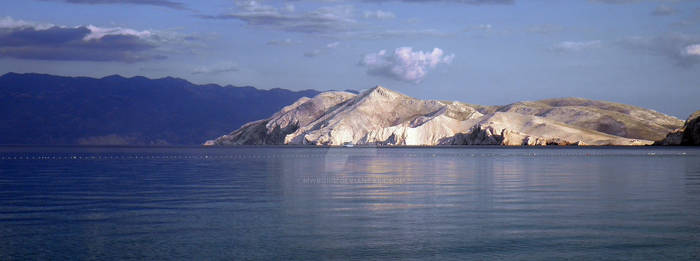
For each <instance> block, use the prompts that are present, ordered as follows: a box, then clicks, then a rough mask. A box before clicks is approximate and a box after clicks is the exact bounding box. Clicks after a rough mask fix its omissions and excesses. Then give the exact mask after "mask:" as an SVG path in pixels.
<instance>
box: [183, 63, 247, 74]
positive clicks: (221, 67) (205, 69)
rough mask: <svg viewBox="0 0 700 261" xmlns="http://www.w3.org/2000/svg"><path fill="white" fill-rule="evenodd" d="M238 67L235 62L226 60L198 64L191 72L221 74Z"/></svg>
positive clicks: (236, 69)
mask: <svg viewBox="0 0 700 261" xmlns="http://www.w3.org/2000/svg"><path fill="white" fill-rule="evenodd" d="M239 70H240V69H239V68H238V65H237V64H235V63H231V62H227V63H220V64H216V65H213V66H200V67H197V68H195V69H194V70H192V74H221V73H228V72H237V71H239Z"/></svg>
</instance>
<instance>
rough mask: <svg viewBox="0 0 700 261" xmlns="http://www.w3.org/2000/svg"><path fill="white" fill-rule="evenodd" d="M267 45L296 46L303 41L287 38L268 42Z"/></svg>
mask: <svg viewBox="0 0 700 261" xmlns="http://www.w3.org/2000/svg"><path fill="white" fill-rule="evenodd" d="M266 44H267V45H294V44H301V41H297V40H292V39H290V38H286V39H283V40H270V41H267V43H266Z"/></svg>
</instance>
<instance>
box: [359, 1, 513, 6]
mask: <svg viewBox="0 0 700 261" xmlns="http://www.w3.org/2000/svg"><path fill="white" fill-rule="evenodd" d="M363 1H364V2H371V3H384V2H406V3H457V4H469V5H502V4H513V3H515V0H363Z"/></svg>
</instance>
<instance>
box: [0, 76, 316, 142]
mask: <svg viewBox="0 0 700 261" xmlns="http://www.w3.org/2000/svg"><path fill="white" fill-rule="evenodd" d="M318 93H319V92H318V91H315V90H304V91H290V90H286V89H271V90H260V89H256V88H253V87H249V86H246V87H235V86H230V85H228V86H223V87H222V86H220V85H216V84H207V85H196V84H193V83H190V82H188V81H186V80H183V79H178V78H172V77H166V78H161V79H148V78H145V77H140V76H137V77H131V78H125V77H122V76H119V75H112V76H107V77H104V78H100V79H96V78H87V77H61V76H53V75H46V74H34V73H28V74H17V73H7V74H5V75H3V76H0V122H1V123H2V124H0V144H182V145H187V144H201V143H202V141H203V140H206V139H210V138H215V137H217V136H218V135H220V134H221V133H227V132H230V131H232V130H234V129H236V128H238V126H240V125H242V124H243V123H246V122H249V121H252V120H258V119H262V118H266V117H269V116H271V115H272V114H273V113H275V112H276V111H278V110H280V109H281V108H282V107H283V106H285V105H288V104H290V103H292V102H294V101H295V100H297V99H299V98H301V97H303V96H307V97H313V96H315V95H316V94H318Z"/></svg>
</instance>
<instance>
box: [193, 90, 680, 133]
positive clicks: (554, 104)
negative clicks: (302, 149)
mask: <svg viewBox="0 0 700 261" xmlns="http://www.w3.org/2000/svg"><path fill="white" fill-rule="evenodd" d="M682 125H683V121H681V120H679V119H677V118H674V117H671V116H668V115H665V114H662V113H659V112H656V111H653V110H648V109H643V108H639V107H635V106H630V105H624V104H618V103H612V102H603V101H593V100H586V99H581V98H562V99H548V100H542V101H535V102H518V103H513V104H509V105H505V106H480V105H471V104H466V103H461V102H445V101H437V100H420V99H416V98H412V97H409V96H406V95H403V94H401V93H398V92H394V91H392V90H389V89H386V88H383V87H381V86H377V87H374V88H372V89H369V90H367V91H364V92H362V93H360V94H353V93H348V92H324V93H321V94H319V95H317V96H315V97H313V98H306V97H305V98H301V99H299V100H298V101H296V102H295V103H293V104H291V105H289V106H287V107H285V108H283V109H282V110H281V111H279V112H277V113H276V114H274V115H273V116H272V117H270V118H268V119H264V120H259V121H255V122H251V123H248V124H246V125H244V126H243V127H241V128H240V129H238V130H236V131H234V132H232V133H231V134H228V135H224V136H221V137H219V138H217V139H214V140H210V141H207V142H206V143H205V144H206V145H254V144H312V145H331V146H337V145H343V144H357V145H416V146H434V145H478V144H492V145H649V144H652V143H653V142H654V141H656V140H661V139H663V138H664V137H665V136H666V134H667V133H669V132H671V131H672V130H674V129H677V128H680V127H681V126H682Z"/></svg>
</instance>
